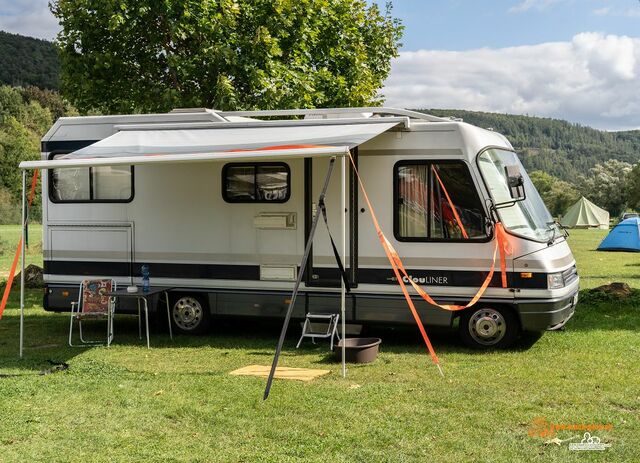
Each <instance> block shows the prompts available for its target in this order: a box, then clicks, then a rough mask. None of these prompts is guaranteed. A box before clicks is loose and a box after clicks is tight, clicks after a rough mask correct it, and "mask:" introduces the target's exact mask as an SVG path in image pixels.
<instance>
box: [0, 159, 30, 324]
mask: <svg viewBox="0 0 640 463" xmlns="http://www.w3.org/2000/svg"><path fill="white" fill-rule="evenodd" d="M37 184H38V171H37V170H34V171H33V178H32V179H31V191H30V192H29V205H28V207H29V208H31V203H33V198H34V197H35V195H36V185H37ZM27 217H28V216H27ZM25 220H27V218H26V217H25ZM22 226H23V227H24V224H23V225H22ZM21 250H22V237H20V241H18V249H16V253H15V255H14V256H13V263H12V264H11V269H10V270H9V278H8V279H7V285H6V286H5V287H4V293H3V294H2V302H0V319H1V318H2V314H3V313H4V308H5V307H6V306H7V301H8V300H9V293H11V286H12V285H13V277H14V276H15V274H16V267H18V261H19V260H20V251H21Z"/></svg>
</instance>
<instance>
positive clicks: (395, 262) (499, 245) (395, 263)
mask: <svg viewBox="0 0 640 463" xmlns="http://www.w3.org/2000/svg"><path fill="white" fill-rule="evenodd" d="M349 159H350V160H351V165H352V166H353V169H354V172H355V173H356V177H357V178H358V183H359V185H360V190H361V191H362V194H363V196H364V199H365V201H366V203H367V206H368V207H369V211H370V213H371V220H372V221H373V225H374V227H375V229H376V232H377V234H378V239H379V240H380V244H381V245H382V248H383V249H384V252H385V254H386V255H387V259H389V263H390V264H391V268H392V269H393V273H394V274H395V277H396V280H397V281H398V284H399V285H400V288H401V290H402V294H403V295H404V298H405V299H406V301H407V305H408V306H409V309H410V310H411V314H412V315H413V318H414V320H415V321H416V324H417V325H418V329H419V330H420V334H421V335H422V339H423V340H424V343H425V344H426V346H427V349H428V350H429V354H430V355H431V359H432V360H433V363H435V365H436V366H437V367H438V370H439V371H440V374H441V375H442V376H444V373H443V372H442V368H441V367H440V361H439V359H438V355H437V354H436V352H435V349H434V348H433V346H432V344H431V341H430V339H429V336H428V335H427V332H426V330H425V329H424V325H423V324H422V320H420V316H419V314H418V311H417V310H416V307H415V304H414V303H413V300H412V299H411V296H410V295H409V292H408V290H407V287H406V285H405V282H404V280H403V279H402V277H401V275H400V274H401V273H402V274H403V275H404V276H405V277H406V278H407V280H408V281H409V283H410V284H411V286H413V288H414V289H415V290H416V292H417V293H418V294H419V295H420V296H421V297H422V298H423V299H424V300H425V301H426V302H427V303H429V304H431V305H435V306H436V307H440V308H441V309H444V310H449V311H457V310H463V309H466V308H468V307H471V306H472V305H474V304H475V303H476V302H478V300H479V299H480V298H481V297H482V294H484V292H485V290H486V289H487V287H488V286H489V284H490V283H491V279H492V278H493V274H494V270H495V264H496V254H497V252H498V250H500V256H501V270H502V281H503V286H504V287H506V259H505V258H504V256H505V254H510V251H511V250H510V247H509V244H508V241H507V240H506V233H505V232H504V228H502V224H500V223H498V224H496V235H497V236H496V245H495V247H494V249H493V261H492V264H491V268H490V270H489V274H488V275H487V277H486V278H485V280H484V282H483V283H482V285H481V286H480V288H479V289H478V291H477V292H476V294H475V295H474V296H473V298H471V300H470V301H469V303H467V304H466V305H464V306H461V305H442V304H438V303H437V302H435V301H434V300H433V298H431V296H429V294H428V293H427V292H426V291H425V290H424V289H422V287H420V286H419V285H418V284H417V283H416V282H414V281H413V279H412V278H411V277H410V276H409V274H408V273H407V271H406V269H405V267H404V265H403V263H402V259H400V256H399V255H398V252H397V251H396V250H395V249H394V248H393V246H392V245H391V243H390V242H389V240H388V239H387V237H386V236H385V235H384V232H383V231H382V228H381V227H380V223H379V222H378V218H377V217H376V214H375V211H374V209H373V206H372V205H371V201H370V200H369V195H368V194H367V191H366V190H365V188H364V183H363V182H362V178H361V177H360V174H359V172H358V168H357V167H356V165H355V162H354V160H353V157H352V156H351V154H349ZM434 173H435V171H434ZM437 175H438V174H437V173H436V176H437ZM443 190H444V186H443ZM444 191H445V194H446V190H444ZM446 195H447V198H448V196H449V195H448V194H446ZM448 200H449V201H450V199H449V198H448ZM450 204H451V202H450ZM454 210H455V209H454ZM456 217H457V214H456ZM457 220H459V217H457ZM498 225H499V227H498ZM461 229H462V230H464V229H463V228H461ZM465 233H466V232H465ZM501 233H502V234H501ZM503 262H504V265H503Z"/></svg>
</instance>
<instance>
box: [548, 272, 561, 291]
mask: <svg viewBox="0 0 640 463" xmlns="http://www.w3.org/2000/svg"><path fill="white" fill-rule="evenodd" d="M547 287H548V288H549V289H559V288H564V278H563V277H562V272H557V273H550V274H548V275H547Z"/></svg>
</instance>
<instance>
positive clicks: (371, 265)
mask: <svg viewBox="0 0 640 463" xmlns="http://www.w3.org/2000/svg"><path fill="white" fill-rule="evenodd" d="M108 140H115V141H114V142H109V143H107V141H108ZM118 140H119V141H118ZM107 145H108V146H107ZM337 145H347V146H348V147H349V148H350V152H351V154H352V156H353V158H354V161H355V162H356V163H357V168H358V171H359V173H360V176H361V178H362V180H363V181H364V184H365V187H366V188H367V191H368V195H369V197H370V199H371V203H372V205H373V207H374V208H375V212H376V215H377V216H378V219H379V221H380V225H381V227H382V229H383V230H384V232H385V234H386V235H387V237H388V238H389V240H390V242H391V243H392V245H393V246H394V247H395V249H396V250H397V251H398V253H399V254H400V256H402V258H403V261H404V265H405V267H406V268H407V270H408V272H409V274H410V276H411V278H412V279H413V280H414V281H415V282H417V283H418V284H419V285H420V286H422V287H423V288H424V289H425V290H426V291H427V292H428V293H429V294H430V295H431V296H432V297H433V298H434V299H436V300H437V301H438V302H439V303H446V304H451V303H453V304H463V305H464V304H466V303H467V302H468V301H469V300H470V299H471V298H472V297H473V296H474V295H475V294H476V292H477V291H478V288H479V287H480V285H481V284H482V282H483V280H484V279H485V277H486V276H487V275H488V272H489V269H490V268H491V266H492V264H493V263H494V260H493V252H494V249H495V240H496V236H495V235H496V233H495V228H494V226H493V223H494V222H495V221H498V220H499V221H501V222H502V223H503V225H504V227H505V229H506V231H507V234H508V241H509V245H510V247H511V253H510V254H509V255H507V256H506V275H507V281H508V284H507V287H506V288H504V287H502V284H501V272H500V267H499V262H496V267H497V271H496V273H495V275H494V277H493V280H492V281H491V283H490V285H489V287H488V288H487V290H486V291H485V292H484V293H483V294H482V297H481V298H480V300H479V301H478V303H477V304H475V305H474V306H473V307H471V308H469V309H466V310H464V311H461V312H450V311H445V310H442V309H440V308H437V307H434V306H430V305H429V304H427V303H426V302H424V301H423V300H422V299H420V298H419V297H418V296H417V295H416V296H415V301H416V305H417V307H418V310H419V313H420V315H421V317H422V320H423V322H424V323H425V324H426V325H432V326H446V327H451V326H452V325H453V322H454V320H455V318H456V317H460V322H459V331H460V333H461V335H462V337H463V339H464V340H465V341H466V342H467V343H469V344H470V345H474V346H477V347H506V346H508V345H510V344H512V343H513V342H514V341H515V340H516V339H517V337H518V334H519V333H520V332H522V331H538V332H539V331H543V330H545V329H548V328H553V327H558V326H561V325H562V324H564V323H565V322H566V321H567V320H568V319H569V318H570V317H571V316H572V315H573V312H574V310H575V305H576V302H577V294H578V284H579V278H578V275H577V271H576V265H575V260H574V258H573V256H572V254H571V250H570V249H569V246H568V244H567V242H566V239H565V238H566V237H565V235H564V234H563V233H562V231H561V229H560V228H559V227H558V226H557V225H556V224H555V223H554V221H553V219H552V217H551V215H550V214H549V212H548V211H547V209H546V207H545V206H544V204H543V202H542V200H541V198H540V196H539V194H538V192H537V191H536V189H535V187H534V186H533V184H532V183H531V180H530V179H529V177H528V176H527V174H526V172H525V171H524V169H523V168H522V166H521V165H520V161H519V160H518V156H517V155H516V154H515V152H514V150H513V148H512V146H511V144H510V143H509V142H508V141H507V139H506V138H505V137H504V136H502V135H500V134H498V133H495V132H493V131H490V130H484V129H481V128H478V127H475V126H472V125H469V124H466V123H464V122H461V121H458V120H451V119H446V118H438V117H434V116H430V115H426V114H422V113H417V112H411V111H406V110H398V109H391V108H350V109H326V110H291V111H253V112H220V111H213V110H203V109H202V110H201V109H193V110H176V111H172V112H170V113H167V114H155V115H123V116H89V117H69V118H61V119H59V120H58V121H57V122H56V123H55V124H54V126H53V127H52V128H51V129H50V130H49V131H48V132H47V134H46V135H45V136H44V138H43V139H42V160H45V161H50V160H59V159H64V157H63V156H65V155H66V154H68V153H72V152H75V153H79V154H80V155H82V153H83V150H89V151H88V153H89V154H88V155H87V156H85V157H86V158H87V159H91V158H94V159H95V158H96V157H101V156H104V157H108V156H117V155H118V147H122V152H123V153H124V152H126V153H127V155H129V156H132V155H140V156H144V159H143V160H144V161H148V160H151V159H152V158H153V156H152V155H154V154H156V152H155V151H154V150H158V151H162V150H164V151H162V152H163V153H164V154H165V155H166V154H167V153H173V154H170V155H171V156H173V158H172V159H179V157H180V156H181V155H185V156H186V154H185V153H190V154H193V153H202V152H206V151H211V150H213V151H217V152H221V151H222V152H238V153H242V152H243V151H242V150H267V151H268V150H269V149H271V148H273V147H274V146H275V147H277V148H278V149H280V151H278V153H281V152H282V150H283V149H285V150H286V149H291V150H292V152H297V153H299V154H300V153H303V154H301V155H299V156H297V157H296V156H284V155H282V156H280V157H278V156H275V155H274V157H273V158H270V159H267V160H263V159H259V160H258V161H254V160H246V158H243V157H239V159H240V160H238V161H235V160H234V159H229V158H228V157H227V158H225V159H224V160H222V161H216V162H193V163H190V162H185V163H179V162H178V163H151V162H149V163H148V164H147V163H143V162H142V161H141V162H140V163H137V165H110V166H90V164H89V161H87V162H88V163H87V164H86V165H87V166H88V167H74V168H58V169H49V170H44V171H43V173H42V191H43V201H42V207H43V211H42V217H43V252H44V278H45V282H46V285H47V289H46V292H45V296H44V307H45V308H46V309H47V310H56V311H57V310H68V309H69V307H70V303H71V301H73V300H76V299H77V291H78V285H79V283H80V281H81V280H82V279H84V278H87V277H113V278H115V279H116V280H117V281H118V283H119V284H120V285H129V284H140V281H141V278H140V267H141V266H142V265H143V264H148V265H149V269H150V278H151V281H152V285H154V286H166V287H170V288H172V290H171V297H172V303H171V304H172V320H173V323H174V324H175V325H174V326H175V328H176V329H177V330H179V331H182V332H185V333H198V332H202V331H204V330H206V328H207V327H208V326H209V325H210V324H211V322H212V321H213V320H215V319H216V318H217V317H223V316H234V317H254V318H259V317H273V318H281V317H283V316H284V313H285V311H286V309H287V304H288V302H289V301H288V299H289V297H290V293H291V289H292V287H293V282H294V280H295V279H296V277H297V272H298V270H299V267H298V266H299V264H300V260H301V257H302V255H303V251H304V246H305V243H306V239H307V237H308V234H309V229H310V224H311V220H312V218H313V215H314V214H315V212H316V210H317V206H318V204H317V199H318V195H319V192H320V189H321V188H322V186H323V185H322V184H323V180H324V178H325V174H326V171H327V166H328V163H329V158H328V157H326V156H312V155H308V156H307V155H305V154H304V153H305V152H306V151H305V150H307V151H308V152H309V153H318V152H320V151H322V147H326V146H337ZM92 147H93V148H92ZM175 147H178V148H176V149H175V150H172V149H173V148H175ZM318 147H320V149H318ZM314 149H315V151H313V150H314ZM78 150H79V151H78ZM296 150H297V151H296ZM141 159H142V158H141ZM510 172H511V173H515V174H516V177H515V178H516V180H517V179H518V177H517V175H520V180H521V181H520V183H519V184H518V182H516V183H515V184H513V183H510V182H512V180H513V178H514V177H512V176H510ZM339 181H340V178H339V176H338V175H334V176H333V177H332V178H331V180H330V184H329V188H328V192H327V197H326V202H325V204H326V209H327V212H328V217H329V223H330V224H331V226H337V225H338V224H339V223H340V221H341V220H342V217H341V216H340V214H341V207H340V204H341V197H340V195H341V188H340V183H339ZM347 187H348V201H347V208H346V211H345V212H346V221H347V233H346V236H347V239H348V241H347V249H348V252H347V257H346V265H345V266H346V271H347V274H348V278H349V281H350V286H351V291H350V293H349V294H348V296H347V312H346V313H347V316H346V319H347V322H348V323H351V324H365V325H366V324H372V323H382V324H411V323H414V321H413V318H412V316H411V313H410V311H409V310H408V309H407V306H406V301H405V300H404V298H403V296H402V293H401V291H400V288H399V286H398V283H397V281H396V279H395V278H394V276H393V273H392V271H391V266H390V264H389V261H388V260H387V257H386V256H385V253H384V251H383V249H382V247H381V246H380V243H379V241H378V236H377V233H376V230H375V228H374V227H373V226H372V223H371V218H370V214H369V211H368V208H367V206H366V203H365V202H364V201H363V197H362V194H361V192H359V191H358V184H357V178H356V177H355V173H354V170H353V169H352V168H350V170H349V172H348V186H347ZM514 187H515V188H516V189H518V188H519V189H520V191H522V190H524V194H521V196H517V195H516V196H514V194H513V189H514ZM339 290H340V273H339V271H338V268H337V266H336V261H335V259H334V254H333V251H332V247H331V244H330V241H329V235H328V233H327V232H326V230H325V229H323V228H318V233H317V234H316V236H315V239H314V241H313V248H312V252H311V255H310V259H309V264H308V267H307V269H306V271H305V273H304V279H303V285H302V287H301V293H300V295H299V296H298V299H297V302H296V305H295V307H294V312H293V315H294V317H297V318H303V317H304V315H305V313H306V312H332V311H333V312H337V311H338V308H339V306H340V299H339V294H340V293H339Z"/></svg>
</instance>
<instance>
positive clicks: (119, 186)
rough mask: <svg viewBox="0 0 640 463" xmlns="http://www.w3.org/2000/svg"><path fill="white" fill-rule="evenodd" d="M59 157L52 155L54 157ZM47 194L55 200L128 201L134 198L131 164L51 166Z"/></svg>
mask: <svg viewBox="0 0 640 463" xmlns="http://www.w3.org/2000/svg"><path fill="white" fill-rule="evenodd" d="M59 156H62V155H61V154H59V155H55V156H53V159H56V158H57V157H59ZM49 183H50V185H49V197H50V198H51V201H53V202H54V203H77V202H102V203H109V202H129V201H131V200H132V199H133V167H130V166H104V167H83V168H77V169H76V168H69V169H52V170H51V171H50V176H49Z"/></svg>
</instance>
